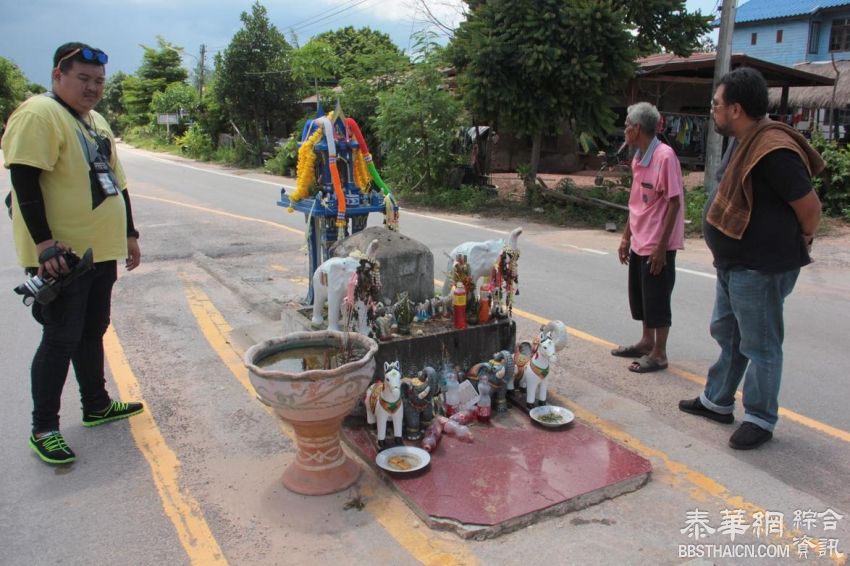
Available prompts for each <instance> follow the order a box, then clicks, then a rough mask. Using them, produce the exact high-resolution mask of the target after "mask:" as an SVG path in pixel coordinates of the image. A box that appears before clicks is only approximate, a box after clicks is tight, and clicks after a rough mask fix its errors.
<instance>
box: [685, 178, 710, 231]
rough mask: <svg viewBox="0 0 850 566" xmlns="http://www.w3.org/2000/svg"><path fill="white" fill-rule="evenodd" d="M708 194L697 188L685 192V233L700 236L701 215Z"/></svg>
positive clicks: (703, 188) (700, 187) (701, 187)
mask: <svg viewBox="0 0 850 566" xmlns="http://www.w3.org/2000/svg"><path fill="white" fill-rule="evenodd" d="M706 200H708V193H706V192H705V187H703V186H699V187H694V188H693V189H691V190H689V191H686V192H685V222H686V224H685V231H686V232H688V233H689V234H695V233H699V234H702V214H703V210H704V209H705V202H706Z"/></svg>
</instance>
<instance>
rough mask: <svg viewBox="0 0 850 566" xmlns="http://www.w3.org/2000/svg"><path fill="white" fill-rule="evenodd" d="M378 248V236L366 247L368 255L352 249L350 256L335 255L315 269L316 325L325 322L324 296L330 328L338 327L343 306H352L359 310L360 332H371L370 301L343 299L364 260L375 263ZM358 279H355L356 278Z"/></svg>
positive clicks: (364, 333) (366, 333)
mask: <svg viewBox="0 0 850 566" xmlns="http://www.w3.org/2000/svg"><path fill="white" fill-rule="evenodd" d="M377 248H378V240H372V241H371V242H370V243H369V247H367V248H366V255H365V256H364V255H363V254H360V253H359V252H354V253H352V254H351V255H350V256H349V257H332V258H330V259H328V260H326V261H324V262H323V263H322V264H321V265H320V266H319V267H318V268H317V269H316V272H315V273H313V318H312V320H311V321H310V323H311V324H312V326H313V328H316V329H318V328H320V327H321V325H322V323H323V322H324V317H323V316H322V308H323V307H324V306H325V300H327V301H328V330H339V329H340V328H339V317H340V314H343V316H345V313H343V312H342V309H343V307H346V306H347V307H348V308H352V309H354V310H355V311H356V312H357V332H358V333H360V334H363V335H365V336H368V335H369V324H368V321H367V319H368V316H367V310H368V308H369V305H367V304H366V303H365V302H364V301H363V300H360V299H356V300H354V304H352V305H345V302H344V300H343V299H345V297H346V294H349V293H348V291H349V287H350V286H351V284H352V278H356V276H357V268H358V267H359V266H360V262H361V261H362V260H364V259H365V260H367V261H369V262H370V263H372V264H376V263H377V262H376V261H375V250H377ZM355 283H356V280H355Z"/></svg>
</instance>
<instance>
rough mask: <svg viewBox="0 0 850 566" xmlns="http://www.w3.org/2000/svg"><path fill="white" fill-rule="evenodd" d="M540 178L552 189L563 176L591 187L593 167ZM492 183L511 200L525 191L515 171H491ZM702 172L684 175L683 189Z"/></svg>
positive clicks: (698, 180) (698, 182)
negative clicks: (567, 173) (568, 173)
mask: <svg viewBox="0 0 850 566" xmlns="http://www.w3.org/2000/svg"><path fill="white" fill-rule="evenodd" d="M537 176H538V178H540V179H542V180H543V182H544V183H546V186H547V187H549V188H550V189H554V188H555V187H556V186H557V185H558V183H560V182H561V181H562V180H564V179H565V178H569V179H570V180H572V181H573V182H574V183H575V184H576V185H577V186H579V187H588V188H590V187H593V181H594V179H595V178H596V170H595V169H586V170H583V171H577V172H575V173H572V174H570V175H559V174H555V173H540V174H538V175H537ZM490 178H491V179H492V183H493V184H494V185H496V188H497V190H498V191H499V196H500V197H502V198H506V199H511V200H520V199H521V198H522V196H523V194H524V193H525V187H524V186H523V184H522V181H521V180H520V178H519V177H518V176H517V174H516V173H493V174H492V175H490ZM703 178H704V173H703V172H702V171H692V172H690V173H688V174H687V175H685V189H686V190H687V189H692V188H694V187H698V186H700V185H702V182H703Z"/></svg>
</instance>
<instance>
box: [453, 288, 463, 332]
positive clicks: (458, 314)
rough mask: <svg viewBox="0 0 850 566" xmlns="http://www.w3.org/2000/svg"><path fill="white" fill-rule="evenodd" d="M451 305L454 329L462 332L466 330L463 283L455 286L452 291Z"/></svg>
mask: <svg viewBox="0 0 850 566" xmlns="http://www.w3.org/2000/svg"><path fill="white" fill-rule="evenodd" d="M452 298H453V300H452V304H453V305H454V327H455V328H457V329H459V330H462V329H464V328H466V287H464V286H463V283H458V284H457V285H455V288H454V291H452Z"/></svg>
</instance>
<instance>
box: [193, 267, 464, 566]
mask: <svg viewBox="0 0 850 566" xmlns="http://www.w3.org/2000/svg"><path fill="white" fill-rule="evenodd" d="M183 280H184V284H185V287H186V298H187V300H188V302H189V307H190V309H191V310H192V314H193V315H194V317H195V319H196V321H197V323H198V327H199V328H200V330H201V333H202V334H203V335H204V337H205V338H206V339H207V342H209V344H210V346H211V347H212V349H213V350H215V352H216V354H218V357H219V358H221V361H222V362H224V364H225V365H226V366H227V367H228V369H230V372H231V373H232V374H233V375H234V376H235V377H236V380H237V381H238V382H239V383H240V384H241V385H242V386H243V387H244V388H245V389H246V390H247V391H248V392H249V393H250V394H251V396H252V397H254V396H256V393H255V392H254V388H253V387H252V386H251V382H250V380H249V378H248V370H247V368H246V367H245V365H244V364H243V361H242V355H241V354H240V353H239V352H237V350H236V349H235V348H234V347H233V345H232V343H231V342H230V339H229V335H230V333H231V332H232V331H233V329H232V328H231V327H230V325H229V324H228V323H227V321H226V320H225V319H224V317H223V316H222V315H221V313H220V312H219V311H218V309H217V308H216V307H215V305H213V303H212V301H210V299H209V297H207V295H206V294H205V293H204V292H203V291H202V290H201V289H199V288H198V287H197V286H195V285H193V284H192V283H191V282H190V281H188V280H187V279H186V278H185V277H184V278H183ZM269 412H271V411H270V410H269ZM275 418H276V417H275ZM281 429H282V430H283V431H284V432H285V433H286V434H287V435H288V436H289V437H290V438H292V439H293V440H294V438H295V435H294V433H293V432H292V430H291V428H290V427H289V426H288V425H283V426H281ZM361 488H362V491H363V494H364V495H367V496H370V495H373V492H372V490H371V488H368V486H365V485H362V482H361ZM366 510H368V511H369V513H371V514H372V516H373V517H374V518H375V520H376V521H377V522H378V523H379V524H380V525H381V526H382V527H383V528H384V530H385V531H386V532H387V533H389V534H390V536H392V537H393V538H394V539H395V540H396V541H397V542H398V543H399V544H400V545H401V546H402V547H403V548H404V549H405V550H407V552H409V553H410V554H411V556H413V557H414V558H416V560H419V561H420V562H422V563H423V564H428V565H434V566H439V565H446V564H468V565H475V564H478V559H477V558H476V557H475V555H474V554H472V553H471V552H470V551H469V550H468V549H467V548H466V546H465V545H463V544H461V543H459V542H457V541H455V540H454V539H452V538H449V536H448V535H443V534H442V533H440V534H435V533H433V532H431V531H430V529H411V528H410V524H411V522H414V521H418V520H419V519H418V518H417V517H416V516H415V515H414V514H413V512H412V511H411V510H410V509H409V508H408V507H407V506H406V505H405V504H404V503H403V502H402V501H401V500H400V499H398V498H396V497H387V496H384V497H372V498H370V500H369V502H368V503H367V505H366Z"/></svg>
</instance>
